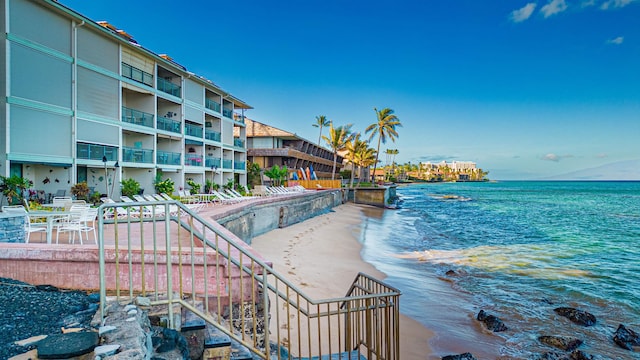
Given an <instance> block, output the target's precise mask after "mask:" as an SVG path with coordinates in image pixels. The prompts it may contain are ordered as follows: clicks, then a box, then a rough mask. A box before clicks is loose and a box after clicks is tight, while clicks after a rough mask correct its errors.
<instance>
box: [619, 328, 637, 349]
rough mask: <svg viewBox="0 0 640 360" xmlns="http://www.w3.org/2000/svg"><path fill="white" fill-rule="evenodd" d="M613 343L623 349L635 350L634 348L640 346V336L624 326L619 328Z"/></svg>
mask: <svg viewBox="0 0 640 360" xmlns="http://www.w3.org/2000/svg"><path fill="white" fill-rule="evenodd" d="M613 341H614V342H615V343H616V344H618V346H620V347H621V348H623V349H627V350H633V347H634V346H640V336H638V334H637V333H636V332H635V331H633V330H631V329H627V328H626V327H625V326H624V325H622V324H620V325H619V326H618V329H617V330H616V332H615V334H614V335H613Z"/></svg>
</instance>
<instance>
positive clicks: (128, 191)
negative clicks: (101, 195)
mask: <svg viewBox="0 0 640 360" xmlns="http://www.w3.org/2000/svg"><path fill="white" fill-rule="evenodd" d="M121 184H122V189H121V192H122V195H124V196H128V197H132V196H133V195H138V194H139V193H140V183H139V182H138V181H137V180H136V179H133V178H129V179H124V180H122V182H121Z"/></svg>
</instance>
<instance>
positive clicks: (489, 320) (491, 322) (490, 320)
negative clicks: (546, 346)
mask: <svg viewBox="0 0 640 360" xmlns="http://www.w3.org/2000/svg"><path fill="white" fill-rule="evenodd" d="M476 318H477V319H478V321H482V322H483V323H484V325H485V326H486V327H487V329H489V330H491V331H493V332H500V331H505V330H507V329H508V328H507V326H506V325H505V324H504V323H503V322H502V320H500V319H499V318H498V317H496V316H493V315H489V314H487V313H486V312H485V311H484V310H480V312H479V313H478V316H477V317H476Z"/></svg>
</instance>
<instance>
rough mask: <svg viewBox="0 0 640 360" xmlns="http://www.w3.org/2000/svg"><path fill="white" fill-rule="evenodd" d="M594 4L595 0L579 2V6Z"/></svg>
mask: <svg viewBox="0 0 640 360" xmlns="http://www.w3.org/2000/svg"><path fill="white" fill-rule="evenodd" d="M595 4H596V0H585V1H583V2H582V3H581V4H580V6H581V7H583V8H585V7H589V6H594V5H595Z"/></svg>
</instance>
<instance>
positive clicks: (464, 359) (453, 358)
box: [442, 353, 476, 360]
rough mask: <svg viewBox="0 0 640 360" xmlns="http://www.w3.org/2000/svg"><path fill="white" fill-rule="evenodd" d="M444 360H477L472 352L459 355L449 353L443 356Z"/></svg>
mask: <svg viewBox="0 0 640 360" xmlns="http://www.w3.org/2000/svg"><path fill="white" fill-rule="evenodd" d="M442 360H476V358H475V357H474V356H473V355H471V353H464V354H459V355H447V356H443V357H442Z"/></svg>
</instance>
